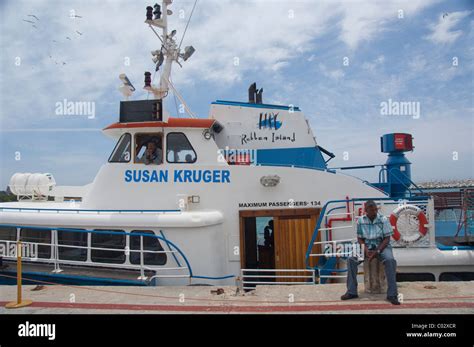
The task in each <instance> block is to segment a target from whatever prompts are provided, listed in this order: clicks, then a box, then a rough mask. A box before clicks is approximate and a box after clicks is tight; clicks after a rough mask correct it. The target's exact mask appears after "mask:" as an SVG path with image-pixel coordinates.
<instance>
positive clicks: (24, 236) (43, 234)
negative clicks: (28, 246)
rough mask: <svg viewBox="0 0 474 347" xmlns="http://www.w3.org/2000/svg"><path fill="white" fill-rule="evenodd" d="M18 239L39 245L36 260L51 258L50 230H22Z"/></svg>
mask: <svg viewBox="0 0 474 347" xmlns="http://www.w3.org/2000/svg"><path fill="white" fill-rule="evenodd" d="M20 239H21V241H22V242H25V243H26V242H31V243H41V245H38V258H46V259H49V258H51V230H49V229H29V228H22V229H21V231H20ZM47 244H49V245H47Z"/></svg>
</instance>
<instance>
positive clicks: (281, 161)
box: [257, 147, 326, 170]
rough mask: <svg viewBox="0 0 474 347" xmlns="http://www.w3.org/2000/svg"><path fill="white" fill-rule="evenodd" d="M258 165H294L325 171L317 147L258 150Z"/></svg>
mask: <svg viewBox="0 0 474 347" xmlns="http://www.w3.org/2000/svg"><path fill="white" fill-rule="evenodd" d="M257 164H259V165H265V164H267V165H284V166H289V165H295V166H302V167H308V168H314V169H321V170H325V169H326V163H325V161H324V158H323V155H322V154H321V151H320V150H319V149H318V148H317V147H300V148H278V149H258V150H257Z"/></svg>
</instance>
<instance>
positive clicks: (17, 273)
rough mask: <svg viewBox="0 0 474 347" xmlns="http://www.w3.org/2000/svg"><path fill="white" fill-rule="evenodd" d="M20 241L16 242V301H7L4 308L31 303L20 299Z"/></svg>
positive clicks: (18, 306)
mask: <svg viewBox="0 0 474 347" xmlns="http://www.w3.org/2000/svg"><path fill="white" fill-rule="evenodd" d="M21 282H22V276H21V241H18V242H17V243H16V288H17V293H16V301H12V302H9V303H8V304H6V305H5V308H20V307H25V306H29V305H31V304H32V303H33V301H31V300H22V297H21Z"/></svg>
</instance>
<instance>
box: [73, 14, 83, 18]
mask: <svg viewBox="0 0 474 347" xmlns="http://www.w3.org/2000/svg"><path fill="white" fill-rule="evenodd" d="M73 17H75V18H82V16H78V15H77V14H75V15H74V16H73Z"/></svg>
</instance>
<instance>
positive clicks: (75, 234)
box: [58, 229, 87, 261]
mask: <svg viewBox="0 0 474 347" xmlns="http://www.w3.org/2000/svg"><path fill="white" fill-rule="evenodd" d="M76 230H79V229H76ZM81 230H82V229H81ZM58 244H59V245H64V246H68V247H61V246H59V247H58V256H59V259H62V260H76V261H86V260H87V248H79V247H87V233H86V232H80V231H68V230H58Z"/></svg>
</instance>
